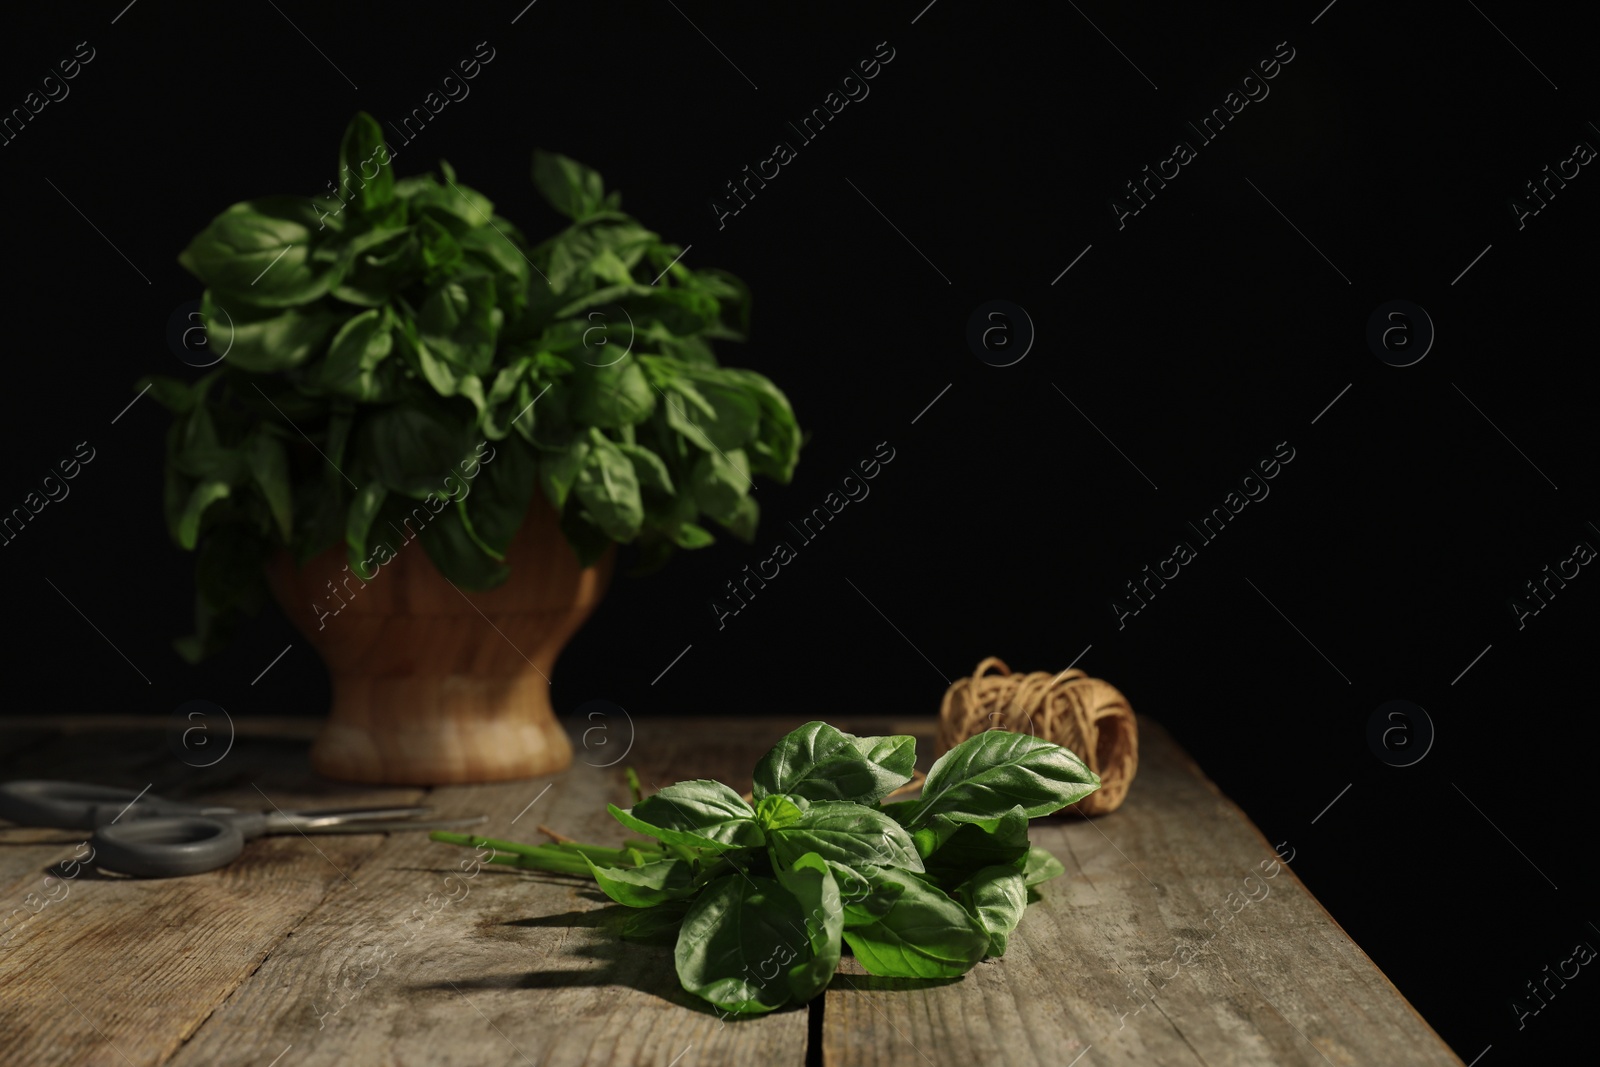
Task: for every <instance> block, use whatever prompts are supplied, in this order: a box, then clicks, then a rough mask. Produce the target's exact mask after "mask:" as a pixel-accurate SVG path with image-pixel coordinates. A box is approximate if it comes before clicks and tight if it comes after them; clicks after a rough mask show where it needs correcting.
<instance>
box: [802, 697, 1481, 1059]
mask: <svg viewBox="0 0 1600 1067" xmlns="http://www.w3.org/2000/svg"><path fill="white" fill-rule="evenodd" d="M1139 730H1140V735H1139V771H1138V775H1137V777H1135V779H1134V783H1133V788H1132V789H1131V790H1130V791H1129V793H1128V798H1127V801H1126V802H1125V803H1124V804H1123V806H1122V808H1120V809H1119V810H1118V811H1116V812H1113V813H1112V814H1110V815H1105V816H1100V817H1098V818H1096V819H1093V820H1084V819H1080V818H1059V819H1044V820H1037V821H1035V822H1033V823H1032V824H1031V825H1030V827H1029V833H1030V836H1031V837H1032V838H1033V840H1034V841H1035V843H1036V844H1039V845H1042V846H1043V847H1045V848H1048V849H1049V850H1050V851H1051V852H1052V853H1054V854H1055V855H1056V856H1057V857H1059V858H1060V859H1061V861H1062V862H1063V863H1064V864H1065V865H1066V868H1067V873H1066V874H1065V875H1063V876H1062V877H1060V878H1057V879H1055V880H1054V881H1052V882H1049V883H1047V884H1046V885H1045V886H1044V887H1043V889H1044V892H1043V899H1042V900H1041V901H1040V902H1038V903H1036V904H1034V905H1032V906H1030V907H1029V908H1028V911H1027V913H1026V915H1025V916H1024V918H1023V920H1022V923H1021V925H1020V926H1019V927H1018V928H1017V930H1016V932H1015V933H1014V934H1013V935H1012V936H1011V939H1010V942H1009V944H1008V945H1007V948H1006V954H1005V957H1004V958H1003V959H1001V960H985V961H984V962H983V963H980V964H979V965H978V966H977V967H976V968H974V970H973V971H972V972H971V973H970V974H968V975H967V976H966V978H965V979H964V980H963V981H960V982H951V983H941V984H935V983H927V982H914V981H905V980H895V979H883V978H874V977H871V976H867V975H864V974H863V972H861V969H860V967H859V965H856V964H855V963H854V961H853V960H847V961H846V964H847V965H848V966H846V967H841V970H848V971H850V972H852V973H851V975H847V976H841V977H839V978H836V979H835V980H834V983H833V985H832V986H831V987H830V988H829V990H828V992H827V994H826V997H827V1003H826V1006H825V1010H824V1015H823V1018H824V1020H825V1024H824V1028H823V1063H824V1064H827V1065H830V1067H831V1065H844V1064H849V1065H852V1067H855V1065H858V1064H873V1065H882V1067H891V1065H893V1067H901V1065H904V1067H927V1065H928V1064H937V1065H939V1067H944V1065H946V1064H949V1065H952V1067H953V1065H955V1064H991V1063H992V1064H1002V1063H1003V1064H1005V1065H1007V1067H1024V1065H1033V1064H1038V1065H1040V1067H1046V1065H1048V1067H1065V1065H1066V1064H1069V1063H1078V1064H1080V1065H1081V1067H1107V1065H1113V1064H1128V1065H1141V1067H1147V1065H1151V1064H1162V1065H1166V1064H1173V1065H1191V1064H1212V1065H1217V1064H1239V1065H1255V1064H1272V1065H1281V1064H1306V1065H1308V1067H1309V1065H1323V1064H1327V1063H1332V1064H1336V1065H1339V1067H1345V1065H1347V1064H1374V1065H1378V1064H1400V1063H1404V1064H1416V1065H1426V1064H1441V1065H1444V1064H1449V1065H1455V1067H1460V1064H1461V1060H1460V1058H1459V1057H1457V1056H1456V1055H1455V1053H1453V1052H1452V1051H1451V1050H1450V1049H1449V1047H1448V1046H1447V1045H1445V1044H1444V1042H1443V1041H1442V1040H1440V1039H1439V1037H1438V1036H1437V1035H1436V1034H1435V1033H1434V1032H1433V1030H1432V1028H1431V1027H1429V1026H1428V1025H1427V1024H1426V1023H1425V1022H1424V1021H1423V1020H1422V1019H1421V1017H1420V1016H1418V1015H1417V1014H1416V1012H1415V1011H1414V1010H1413V1009H1412V1007H1411V1005H1410V1004H1409V1003H1408V1002H1407V1001H1406V1000H1405V998H1404V997H1402V996H1401V994H1400V993H1399V992H1398V991H1397V990H1396V989H1395V988H1394V986H1393V985H1392V984H1391V983H1390V982H1389V980H1388V979H1387V978H1386V977H1384V975H1383V973H1382V972H1381V971H1380V970H1378V968H1377V966H1376V965H1375V964H1374V963H1373V962H1372V961H1371V960H1370V959H1368V958H1367V956H1366V954H1365V953H1363V952H1362V951H1361V949H1360V948H1359V947H1357V946H1356V944H1355V942H1353V941H1352V940H1350V938H1349V937H1348V936H1347V935H1346V934H1345V933H1344V931H1343V930H1342V929H1341V928H1340V927H1339V926H1338V925H1337V924H1336V923H1335V922H1334V921H1333V920H1332V919H1331V918H1330V917H1329V915H1328V914H1327V912H1326V911H1324V910H1323V908H1322V906H1321V905H1320V904H1318V903H1317V901H1316V899H1315V898H1314V897H1312V896H1311V894H1310V893H1309V892H1308V891H1307V890H1306V889H1305V887H1304V886H1303V885H1302V884H1301V883H1300V881H1299V879H1297V878H1296V877H1295V875H1294V873H1293V872H1292V871H1290V870H1289V868H1288V867H1287V866H1285V865H1283V864H1279V863H1277V862H1276V853H1275V852H1274V850H1273V849H1272V847H1271V845H1270V844H1268V842H1267V840H1266V839H1265V838H1264V837H1262V836H1261V834H1260V832H1259V831H1258V830H1257V829H1256V828H1255V826H1254V825H1253V824H1252V823H1251V822H1250V821H1249V819H1248V818H1247V817H1246V816H1245V814H1244V813H1243V812H1242V811H1240V810H1239V808H1238V807H1237V806H1236V805H1234V804H1233V803H1232V802H1231V801H1229V800H1228V799H1227V798H1226V797H1224V796H1223V795H1222V794H1221V792H1220V791H1218V790H1217V788H1216V786H1215V785H1213V784H1212V783H1211V781H1210V780H1209V779H1207V778H1206V777H1205V776H1204V775H1203V774H1202V773H1201V772H1200V769H1199V768H1198V767H1196V766H1195V765H1194V763H1193V762H1192V761H1191V760H1190V759H1189V758H1188V756H1187V755H1185V754H1184V752H1183V751H1182V750H1181V749H1180V748H1179V747H1178V746H1177V744H1176V743H1174V742H1173V741H1172V739H1171V737H1170V736H1169V735H1168V734H1167V733H1166V731H1165V730H1163V729H1161V728H1160V727H1159V726H1157V725H1156V724H1154V723H1151V722H1150V721H1149V720H1147V719H1143V718H1141V719H1140V722H1139ZM1269 874H1270V875H1271V877H1268V875H1269ZM1247 879H1248V881H1247ZM1079 1056H1082V1059H1077V1057H1079Z"/></svg>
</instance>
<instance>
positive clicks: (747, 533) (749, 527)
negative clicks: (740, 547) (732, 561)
mask: <svg viewBox="0 0 1600 1067" xmlns="http://www.w3.org/2000/svg"><path fill="white" fill-rule="evenodd" d="M719 521H720V522H721V524H722V526H723V527H724V528H725V529H726V530H727V531H728V532H729V533H731V534H733V536H735V537H737V538H738V539H739V540H741V541H743V542H744V543H745V544H747V545H748V544H751V543H752V542H754V541H755V539H756V525H757V523H759V522H760V521H761V505H760V504H757V503H756V498H755V497H753V496H747V497H745V498H744V499H743V500H740V501H739V504H738V506H737V507H735V508H734V509H733V514H732V515H730V516H728V517H727V518H726V519H721V520H719Z"/></svg>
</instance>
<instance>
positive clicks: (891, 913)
mask: <svg viewBox="0 0 1600 1067" xmlns="http://www.w3.org/2000/svg"><path fill="white" fill-rule="evenodd" d="M861 873H862V874H864V875H865V876H866V877H867V878H868V879H869V880H876V881H891V882H894V883H895V884H897V885H899V886H900V887H901V891H900V893H899V895H898V896H896V897H895V899H894V902H893V903H892V904H891V905H890V906H889V909H888V910H887V911H886V912H884V914H883V915H882V916H881V917H880V918H878V919H875V920H874V921H872V922H870V923H867V924H865V925H861V926H846V927H845V929H844V935H843V936H844V940H845V942H846V943H847V944H848V945H849V946H850V950H851V951H852V952H854V953H855V955H856V959H858V960H860V961H861V966H862V967H864V968H866V970H867V973H868V974H876V975H880V976H882V977H885V978H955V977H958V976H960V975H963V974H966V973H967V972H968V971H970V970H971V969H972V967H973V965H974V964H976V963H977V962H978V961H979V960H981V959H983V957H984V955H985V954H986V953H987V952H988V951H989V932H988V931H987V930H985V929H984V928H983V926H982V925H981V924H979V922H978V920H977V919H975V918H973V916H972V915H971V913H969V912H968V911H967V910H966V909H965V908H963V907H962V906H961V905H960V904H958V903H956V902H955V901H954V900H951V899H950V898H949V897H948V896H946V895H945V894H944V893H942V892H940V891H939V890H938V889H935V888H934V887H933V886H930V885H928V884H927V883H925V882H923V881H922V880H921V879H919V878H917V877H915V876H913V875H910V874H902V873H901V872H897V871H885V870H884V869H883V868H864V869H862V871H861Z"/></svg>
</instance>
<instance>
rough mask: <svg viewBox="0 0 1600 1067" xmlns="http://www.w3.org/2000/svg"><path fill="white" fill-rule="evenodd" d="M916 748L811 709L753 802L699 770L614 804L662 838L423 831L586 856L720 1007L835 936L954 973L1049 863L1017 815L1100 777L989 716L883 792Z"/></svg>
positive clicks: (789, 969) (867, 959)
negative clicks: (577, 840)
mask: <svg viewBox="0 0 1600 1067" xmlns="http://www.w3.org/2000/svg"><path fill="white" fill-rule="evenodd" d="M915 762H916V739H915V738H912V737H905V736H896V737H853V736H851V735H850V734H846V733H842V732H841V731H839V730H836V729H834V728H833V727H831V726H829V725H827V724H826V723H822V722H812V723H807V724H806V725H805V726H802V727H801V728H800V729H798V730H796V731H794V732H793V733H791V734H789V735H788V736H786V737H785V738H783V740H781V741H779V742H778V744H777V745H776V746H775V747H774V748H773V749H772V750H771V751H770V752H768V753H767V754H766V756H765V757H763V758H762V760H761V762H760V763H759V764H758V765H757V766H756V770H755V776H754V777H755V788H754V789H753V790H752V796H753V797H754V799H755V804H754V806H752V805H751V804H749V803H746V801H745V800H744V798H743V797H741V796H740V795H739V794H738V793H736V792H734V791H733V790H732V789H731V788H729V787H728V786H726V785H723V784H722V783H720V782H715V781H709V780H704V779H701V780H696V781H689V782H679V783H677V784H676V785H670V786H667V787H666V788H665V789H662V790H660V791H659V792H657V793H655V794H653V795H651V796H649V797H647V798H644V799H642V800H640V801H639V802H638V803H636V804H635V805H634V806H633V807H632V808H631V809H629V810H623V809H621V808H618V807H617V806H616V805H611V806H610V811H611V814H612V815H613V816H615V817H616V819H617V820H618V821H619V822H621V823H622V824H623V825H624V826H626V827H628V828H629V829H630V830H633V831H635V832H637V833H640V834H645V835H648V836H649V837H651V838H653V839H655V840H656V841H658V842H659V843H660V844H659V846H654V847H652V846H648V845H635V846H633V847H629V848H625V849H602V848H595V847H592V846H586V845H576V844H569V843H563V844H560V845H544V846H521V845H514V844H511V843H508V842H500V841H491V840H488V839H485V838H480V837H474V836H471V835H465V834H451V833H445V832H436V833H434V835H433V836H434V838H435V839H436V840H441V841H448V842H450V843H452V844H459V845H471V846H474V847H484V846H488V847H492V848H494V849H496V853H495V856H494V858H493V859H492V860H491V862H500V863H508V864H511V865H514V866H520V867H530V868H537V869H543V870H554V871H565V872H567V873H576V872H577V871H581V870H583V869H585V868H586V869H587V870H588V871H589V872H590V873H591V874H592V875H593V876H594V879H595V881H596V882H597V883H599V886H600V888H601V889H602V890H603V891H604V892H605V893H606V895H607V896H609V897H611V899H612V900H615V901H617V902H618V903H619V904H625V905H628V906H629V907H633V908H647V909H650V910H649V911H648V912H645V913H643V914H642V915H640V916H639V917H638V919H637V920H636V921H633V922H630V923H629V925H628V926H627V927H626V928H625V929H624V932H623V935H624V936H637V937H650V936H660V935H668V934H671V933H673V932H674V931H675V932H676V945H677V947H676V951H675V959H676V964H677V971H678V978H679V980H680V981H681V982H682V983H683V987H684V988H685V989H687V990H689V991H690V992H691V993H694V994H696V995H698V996H700V997H702V998H704V999H705V1000H706V1001H708V1002H709V1003H711V1004H712V1005H714V1006H716V1007H717V1008H719V1009H721V1010H723V1011H726V1012H732V1013H744V1014H750V1013H760V1012H768V1011H772V1010H773V1009H775V1008H778V1007H781V1006H783V1005H784V1004H787V1003H791V1002H794V1003H804V1002H805V1001H808V1000H810V999H811V998H812V997H814V996H816V995H817V994H818V993H820V992H821V991H822V990H823V989H824V988H826V986H827V985H828V982H829V981H830V980H831V979H832V977H833V974H834V971H835V970H836V968H837V967H838V965H839V958H840V954H841V952H842V945H848V946H849V947H850V949H851V951H852V952H853V953H854V954H855V956H856V958H857V959H858V960H860V961H861V965H862V967H864V968H865V969H866V970H867V971H868V972H869V973H871V974H876V975H882V976H886V977H897V978H952V977H957V976H960V975H963V974H965V973H966V972H967V971H969V970H971V969H972V967H973V966H974V965H975V964H976V963H978V962H979V961H980V960H982V959H983V958H984V957H985V956H1000V955H1003V954H1004V953H1005V950H1006V939H1007V937H1008V936H1009V935H1010V933H1011V931H1012V930H1014V929H1015V928H1016V926H1017V923H1018V922H1019V921H1020V920H1021V918H1022V913H1023V911H1024V909H1025V908H1026V907H1027V905H1028V903H1029V901H1030V900H1031V899H1037V897H1036V894H1035V893H1034V892H1033V889H1032V887H1033V886H1035V885H1037V884H1039V883H1040V882H1043V881H1045V880H1047V879H1049V878H1053V877H1055V876H1056V875H1058V874H1061V873H1062V867H1061V864H1060V862H1059V861H1057V860H1056V859H1055V858H1054V857H1053V856H1051V855H1050V854H1049V853H1048V852H1046V851H1045V850H1043V849H1040V848H1034V847H1031V846H1030V845H1029V843H1028V820H1029V819H1032V818H1036V817H1038V816H1041V815H1048V814H1051V813H1052V812H1056V811H1059V810H1060V809H1061V808H1063V807H1065V806H1067V805H1068V804H1072V803H1074V802H1076V801H1078V800H1081V799H1083V798H1084V797H1085V796H1088V795H1089V794H1090V793H1092V792H1093V791H1094V790H1096V789H1098V788H1099V787H1100V779H1099V777H1098V776H1097V775H1096V774H1095V773H1094V772H1093V771H1091V770H1090V769H1089V768H1088V767H1087V766H1085V765H1084V763H1083V761H1082V760H1080V759H1078V757H1077V756H1075V755H1073V754H1072V753H1071V752H1070V751H1068V750H1067V749H1065V748H1062V747H1061V746H1060V745H1056V744H1052V743H1050V742H1048V741H1044V740H1041V739H1039V738H1036V737H1031V736H1029V735H1026V734H1015V733H1008V732H1005V731H1001V730H990V731H987V732H985V733H981V734H978V735H977V736H976V737H972V738H969V739H968V740H966V741H964V742H962V743H961V744H959V745H957V746H956V747H955V748H953V749H951V750H950V751H949V752H947V753H945V755H944V756H942V757H940V758H939V760H938V761H937V762H936V763H935V764H934V765H933V769H932V770H931V771H930V772H929V774H928V777H927V780H926V782H924V783H923V786H922V793H921V796H920V798H919V799H916V800H905V801H899V802H895V803H889V804H884V803H882V801H883V799H884V797H885V796H887V795H888V794H889V793H891V792H892V791H893V790H895V789H896V788H897V787H899V786H901V785H903V784H904V783H906V782H907V781H909V780H910V779H911V776H912V768H913V766H914V764H915ZM624 858H625V859H624ZM597 859H604V860H611V861H613V862H612V863H610V864H608V865H607V866H601V865H600V864H599V863H597V862H596V860H597ZM619 859H622V860H624V862H614V861H616V860H619ZM580 864H581V866H580Z"/></svg>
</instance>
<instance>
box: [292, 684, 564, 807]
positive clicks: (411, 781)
mask: <svg viewBox="0 0 1600 1067" xmlns="http://www.w3.org/2000/svg"><path fill="white" fill-rule="evenodd" d="M571 762H572V743H571V741H569V740H568V738H567V733H566V731H565V730H564V729H562V727H561V725H560V723H559V722H557V720H556V718H555V713H554V711H553V710H552V709H551V707H550V693H549V684H548V683H547V682H546V681H545V680H544V679H543V678H541V677H539V676H538V675H537V674H532V673H529V674H524V675H521V676H511V677H502V678H484V677H480V676H475V675H444V676H439V677H409V678H406V677H398V678H371V677H346V678H335V679H334V703H333V714H332V716H331V717H330V718H329V720H328V722H327V723H326V724H325V725H324V726H323V727H322V730H321V732H320V733H319V734H318V736H317V739H316V742H315V743H314V744H313V745H312V746H311V766H312V767H313V768H314V769H315V770H316V771H317V773H318V774H322V775H326V776H327V777H329V778H336V779H338V780H340V781H346V782H367V783H373V784H386V785H445V784H451V783H465V782H500V781H505V780H507V779H513V778H532V777H536V776H538V775H543V774H554V773H556V772H557V771H561V770H564V769H565V768H566V767H567V766H569V765H570V764H571Z"/></svg>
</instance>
